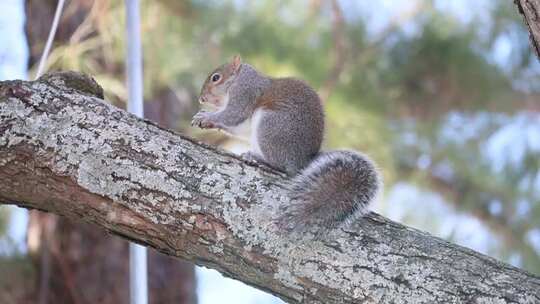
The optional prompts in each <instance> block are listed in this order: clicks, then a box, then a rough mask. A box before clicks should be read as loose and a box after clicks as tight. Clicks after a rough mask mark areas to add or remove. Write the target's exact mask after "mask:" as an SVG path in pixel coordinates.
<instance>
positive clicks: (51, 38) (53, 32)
mask: <svg viewBox="0 0 540 304" xmlns="http://www.w3.org/2000/svg"><path fill="white" fill-rule="evenodd" d="M65 2H66V1H65V0H58V4H57V6H56V12H55V13H54V19H53V23H52V27H51V31H50V32H49V37H48V38H47V43H46V44H45V49H44V50H43V54H41V59H40V60H39V66H38V69H37V72H36V78H35V79H38V78H39V77H41V75H42V74H43V72H44V71H43V70H44V69H45V62H47V57H49V52H50V51H51V47H52V43H53V41H54V36H55V35H56V29H58V23H59V22H60V16H61V15H62V9H63V8H64V3H65Z"/></svg>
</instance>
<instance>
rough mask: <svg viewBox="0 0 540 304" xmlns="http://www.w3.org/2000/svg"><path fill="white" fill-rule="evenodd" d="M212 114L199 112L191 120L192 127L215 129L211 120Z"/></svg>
mask: <svg viewBox="0 0 540 304" xmlns="http://www.w3.org/2000/svg"><path fill="white" fill-rule="evenodd" d="M211 116H212V113H211V112H207V111H199V112H198V113H197V114H195V115H194V116H193V119H192V120H191V125H192V126H195V127H199V128H201V129H212V128H215V124H214V122H212V120H211Z"/></svg>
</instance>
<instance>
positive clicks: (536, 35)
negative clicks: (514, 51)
mask: <svg viewBox="0 0 540 304" xmlns="http://www.w3.org/2000/svg"><path fill="white" fill-rule="evenodd" d="M514 3H515V4H516V6H517V8H518V10H519V13H520V14H521V15H522V16H523V21H524V22H525V25H526V26H527V29H528V30H529V40H530V41H531V47H532V49H533V50H534V53H535V54H536V57H538V59H539V60H540V0H514Z"/></svg>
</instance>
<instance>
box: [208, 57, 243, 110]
mask: <svg viewBox="0 0 540 304" xmlns="http://www.w3.org/2000/svg"><path fill="white" fill-rule="evenodd" d="M241 64H242V59H241V58H240V56H239V55H236V56H234V57H233V59H232V60H231V62H228V63H225V64H223V65H221V66H220V67H218V68H217V69H215V70H214V71H213V72H212V73H210V75H208V77H207V78H206V80H205V82H204V84H203V86H202V89H201V95H200V97H199V102H200V103H204V104H211V105H214V106H216V107H218V108H221V107H223V106H225V105H226V103H227V99H228V95H229V88H230V87H231V85H232V84H233V83H234V80H235V78H236V76H237V75H238V71H240V65H241Z"/></svg>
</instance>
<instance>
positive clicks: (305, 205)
mask: <svg viewBox="0 0 540 304" xmlns="http://www.w3.org/2000/svg"><path fill="white" fill-rule="evenodd" d="M199 102H200V103H206V104H211V105H213V106H215V107H217V108H218V110H217V111H215V112H208V111H203V110H201V111H200V112H198V113H197V114H195V116H194V117H193V121H192V125H193V126H197V127H199V128H204V129H221V130H224V131H226V132H229V133H233V134H234V133H235V127H237V126H239V125H240V124H242V123H243V122H244V121H246V120H248V119H250V118H251V136H250V145H251V150H250V152H247V153H245V154H243V155H242V157H243V158H245V159H246V160H249V161H255V162H259V163H263V164H265V165H268V166H270V167H272V168H275V169H279V170H282V171H285V172H286V173H287V174H289V175H291V176H293V177H292V178H291V179H290V181H289V191H290V198H291V201H292V203H291V204H290V205H288V206H287V207H286V208H285V210H284V213H283V215H282V216H281V217H280V218H279V219H278V221H277V222H278V224H279V226H280V227H283V228H284V229H286V230H287V231H293V230H297V231H298V230H301V229H312V230H314V231H317V232H318V233H320V232H324V231H326V230H327V229H330V228H333V227H336V226H337V225H339V224H341V223H343V222H347V221H348V220H351V219H353V218H355V217H356V216H362V215H364V214H366V213H367V212H368V206H369V204H370V202H371V201H372V200H373V199H374V198H375V197H376V195H377V193H378V191H379V189H380V188H381V184H382V182H381V177H380V175H379V173H378V172H377V170H376V168H375V166H374V164H373V162H372V161H371V160H370V159H369V158H367V157H366V156H365V155H363V154H360V153H357V152H353V151H331V152H321V151H320V149H321V144H322V141H323V133H324V110H323V106H322V103H321V100H320V98H319V96H318V95H317V93H316V92H315V90H313V89H312V88H311V87H310V86H309V85H308V84H306V83H305V82H304V81H302V80H298V79H294V78H271V77H268V76H265V75H263V74H261V73H259V72H258V71H257V70H255V68H254V67H252V66H251V65H249V64H246V63H242V60H241V59H240V56H238V55H237V56H235V57H234V58H233V59H232V61H231V62H228V63H225V64H223V65H221V66H220V67H218V68H217V69H215V70H214V71H213V72H212V73H211V74H210V75H209V76H208V77H207V79H206V81H205V82H204V85H203V86H202V89H201V95H200V98H199Z"/></svg>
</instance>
